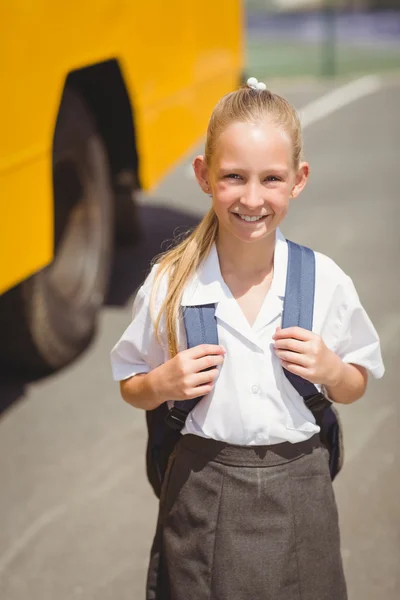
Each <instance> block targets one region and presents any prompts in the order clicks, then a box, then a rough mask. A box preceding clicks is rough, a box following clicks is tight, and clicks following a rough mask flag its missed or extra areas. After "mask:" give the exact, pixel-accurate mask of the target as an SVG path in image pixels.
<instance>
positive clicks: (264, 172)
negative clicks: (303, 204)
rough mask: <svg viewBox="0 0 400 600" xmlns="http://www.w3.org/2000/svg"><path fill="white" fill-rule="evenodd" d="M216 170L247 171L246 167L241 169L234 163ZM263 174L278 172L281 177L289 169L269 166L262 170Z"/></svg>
mask: <svg viewBox="0 0 400 600" xmlns="http://www.w3.org/2000/svg"><path fill="white" fill-rule="evenodd" d="M218 172H219V173H220V174H221V175H223V174H226V175H228V174H229V173H239V174H241V173H247V169H243V168H240V167H235V166H234V165H232V166H230V167H221V168H220V169H218ZM262 173H263V175H275V174H279V175H281V176H282V177H287V176H288V174H289V171H288V170H287V169H286V168H285V167H278V166H276V167H270V168H269V169H264V170H263V171H262Z"/></svg>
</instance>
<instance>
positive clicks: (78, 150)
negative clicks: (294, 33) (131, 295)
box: [0, 0, 242, 374]
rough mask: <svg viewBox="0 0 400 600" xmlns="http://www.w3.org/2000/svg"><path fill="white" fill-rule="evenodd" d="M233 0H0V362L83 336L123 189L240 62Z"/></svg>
mask: <svg viewBox="0 0 400 600" xmlns="http://www.w3.org/2000/svg"><path fill="white" fill-rule="evenodd" d="M241 32H242V14H241V2H240V0H218V2H216V1H215V0H202V1H201V3H195V2H193V1H192V0H148V1H147V2H144V1H143V0H96V1H95V0H86V1H84V2H82V0H69V1H68V2H66V1H65V0H60V1H59V2H54V1H52V0H0V57H1V58H0V65H1V69H0V75H1V94H0V131H1V134H0V202H1V213H0V214H1V218H0V257H1V258H0V264H1V269H0V294H1V295H0V337H1V344H0V365H1V368H5V367H6V368H11V367H12V368H15V367H17V368H19V369H21V370H23V371H24V372H28V371H30V372H33V373H37V374H39V373H45V372H49V371H52V370H55V369H58V368H60V367H61V366H63V365H65V364H67V363H69V362H70V361H71V360H72V359H73V358H75V357H76V356H77V355H78V354H79V353H80V352H81V351H82V349H83V348H85V347H86V346H87V344H88V341H89V340H90V339H91V337H92V334H93V331H94V329H95V324H96V317H97V314H98V311H99V308H100V306H101V304H102V301H103V298H104V294H105V290H106V287H107V282H108V277H109V267H110V257H111V255H112V248H113V244H114V243H116V242H123V243H125V242H132V241H133V240H134V238H135V235H136V232H137V229H138V225H137V221H136V218H135V210H134V201H133V199H134V193H135V190H137V188H138V187H142V188H144V189H145V190H147V189H150V188H151V187H152V186H154V184H156V183H157V181H158V180H159V179H160V177H161V176H162V175H163V174H165V173H166V171H167V170H168V169H169V168H171V166H172V165H173V164H174V163H175V162H176V161H177V160H178V159H179V158H180V157H182V155H183V154H184V153H185V151H187V150H188V149H189V148H190V147H191V146H192V145H193V144H194V143H195V142H196V141H197V140H199V139H200V138H201V136H202V135H203V134H204V132H205V127H206V122H207V118H208V116H209V114H210V111H211V108H212V106H213V104H214V103H215V101H216V100H217V99H218V98H219V97H220V96H221V95H222V94H224V93H226V92H227V91H229V90H231V89H233V88H234V87H236V86H237V84H238V82H239V79H240V75H241V70H242V39H241Z"/></svg>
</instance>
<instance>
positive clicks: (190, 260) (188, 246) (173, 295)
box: [152, 86, 303, 358]
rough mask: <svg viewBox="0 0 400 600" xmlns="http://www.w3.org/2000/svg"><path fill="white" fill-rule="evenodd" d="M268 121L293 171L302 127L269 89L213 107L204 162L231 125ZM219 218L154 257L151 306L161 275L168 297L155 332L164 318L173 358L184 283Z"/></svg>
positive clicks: (235, 95)
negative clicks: (285, 144) (285, 141)
mask: <svg viewBox="0 0 400 600" xmlns="http://www.w3.org/2000/svg"><path fill="white" fill-rule="evenodd" d="M265 119H267V120H268V121H269V122H272V123H274V124H275V125H276V126H277V127H279V128H282V129H283V130H284V131H285V132H286V133H287V134H288V135H289V137H290V139H291V142H292V146H293V162H294V168H295V169H297V168H298V166H299V164H300V161H301V155H302V148H303V141H302V133H301V126H300V121H299V118H298V115H297V113H296V111H295V109H294V108H293V107H292V106H291V104H289V102H287V100H285V99H284V98H282V97H281V96H278V95H277V94H273V93H272V92H270V91H268V90H256V89H252V88H250V87H247V86H246V87H243V88H240V89H239V90H237V91H235V92H231V93H230V94H227V95H226V96H224V97H223V98H221V100H220V101H219V102H218V104H217V105H216V106H215V108H214V110H213V112H212V115H211V118H210V121H209V124H208V129H207V139H206V147H205V159H206V163H207V164H208V165H211V163H212V158H213V156H214V153H215V148H216V145H217V141H218V138H219V136H220V134H221V133H222V132H223V131H224V130H225V129H226V128H227V127H228V126H229V125H231V124H232V123H236V122H257V121H264V120H265ZM217 233H218V219H217V216H216V214H215V212H214V210H213V208H211V209H210V210H209V211H208V213H207V214H206V216H205V217H204V218H203V219H202V221H201V222H200V223H199V225H198V226H197V227H196V228H195V229H194V230H193V231H192V233H190V235H188V237H187V238H186V239H184V240H183V241H182V242H180V243H179V244H178V245H177V246H176V247H175V248H173V249H172V250H169V251H167V252H166V253H164V254H162V255H160V256H159V257H157V259H156V262H157V263H158V270H157V272H156V275H155V278H154V283H153V289H152V306H153V307H154V305H155V297H156V294H157V290H158V287H159V284H160V281H161V279H162V277H163V276H167V277H168V288H167V294H166V296H165V298H164V300H163V302H162V304H161V307H160V309H159V311H158V314H157V316H156V318H155V330H156V335H157V338H158V339H160V323H161V319H162V317H163V316H164V317H165V328H166V334H167V343H168V352H169V356H170V357H171V358H172V357H174V356H175V355H176V354H177V353H178V340H177V328H176V324H177V320H178V317H179V315H180V303H181V299H182V294H183V290H184V288H185V285H186V283H187V282H188V281H189V280H190V279H191V278H192V277H193V275H194V274H195V272H196V270H197V269H198V267H199V265H200V264H201V263H202V261H203V260H204V259H205V258H206V257H207V255H208V253H209V251H210V249H211V247H212V245H213V243H214V242H215V240H216V238H217Z"/></svg>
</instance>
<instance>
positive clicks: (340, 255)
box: [0, 80, 400, 600]
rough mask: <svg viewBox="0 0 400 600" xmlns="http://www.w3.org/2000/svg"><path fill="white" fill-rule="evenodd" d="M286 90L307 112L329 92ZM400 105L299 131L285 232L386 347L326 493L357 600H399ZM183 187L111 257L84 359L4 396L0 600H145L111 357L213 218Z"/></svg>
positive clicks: (382, 99)
mask: <svg viewBox="0 0 400 600" xmlns="http://www.w3.org/2000/svg"><path fill="white" fill-rule="evenodd" d="M286 91H287V95H288V97H289V98H290V99H291V100H292V101H293V102H294V103H295V104H296V105H297V106H298V107H301V106H304V105H305V104H307V102H309V101H310V100H312V99H315V98H316V97H318V96H319V95H321V94H322V93H323V91H324V89H323V85H322V84H316V85H314V84H309V83H308V84H307V85H306V86H304V87H297V88H295V89H287V90H286ZM399 106H400V86H399V85H398V83H396V82H394V81H390V80H387V81H386V82H385V85H384V87H383V89H382V90H381V91H379V92H376V93H374V94H372V95H370V96H367V97H365V98H363V99H361V100H358V101H356V102H355V103H353V104H350V105H348V106H346V107H343V108H342V109H340V110H339V111H337V112H334V113H333V114H332V115H330V116H329V117H327V118H326V119H324V120H322V121H319V122H318V123H315V124H314V125H310V126H309V127H308V128H307V131H306V154H307V157H308V159H309V160H310V162H311V165H312V178H311V182H310V185H309V188H308V190H307V192H305V193H304V196H303V197H302V198H301V199H299V200H297V201H296V202H295V203H293V206H292V211H291V214H290V215H289V216H288V218H287V222H286V224H285V227H284V228H283V229H284V232H285V233H286V234H287V235H288V237H292V238H293V239H296V240H297V241H299V242H303V243H307V244H309V245H311V246H313V247H314V248H316V249H318V250H320V251H323V252H326V253H327V254H329V255H331V256H332V257H333V258H334V259H335V260H336V261H337V262H338V263H339V264H340V265H341V266H342V267H343V268H344V269H345V270H346V271H347V272H348V273H349V274H350V275H351V276H352V277H353V279H354V281H355V283H356V285H357V288H358V290H359V293H360V295H361V297H362V299H363V301H364V304H365V306H366V308H367V310H368V311H369V313H370V315H371V317H372V319H373V321H374V323H375V325H376V327H377V328H378V330H379V332H380V334H381V338H382V345H383V352H384V357H385V362H386V367H387V374H386V376H385V378H384V379H383V380H382V381H381V382H379V383H376V382H371V385H370V388H369V391H368V393H367V395H366V397H365V398H364V399H363V400H362V401H360V402H359V403H358V404H356V405H354V406H352V407H346V408H345V409H344V410H342V415H343V420H344V424H345V436H346V437H345V444H346V454H347V456H346V467H345V470H344V472H343V473H342V474H341V475H340V477H339V479H338V481H337V483H336V484H335V489H336V495H337V499H338V504H339V510H340V515H341V523H342V532H343V540H342V541H343V556H344V561H345V567H346V573H347V578H348V583H349V591H350V600H376V599H377V598H384V599H385V600H397V599H398V598H399V595H400V581H399V575H398V565H399V559H400V544H399V541H400V540H399V537H400V536H399V533H400V529H399V522H400V508H399V497H400V477H399V469H398V464H399V460H400V456H399V444H398V439H397V434H398V427H399V412H400V411H399V408H398V406H399V404H398V399H397V395H396V393H395V383H396V380H397V372H396V369H397V368H398V362H399V358H400V352H399V341H398V340H399V337H400V309H399V306H400V278H399V276H398V273H399V269H398V255H399V250H400V247H399V246H400V244H399V235H398V227H399V223H400V203H399V193H398V189H399V185H398V171H399V164H398V155H399V143H400V142H399V139H400V120H399V118H398V107H399ZM187 173H188V168H187V163H185V164H183V165H181V166H180V167H179V168H178V169H176V170H175V171H174V172H173V173H171V175H170V176H169V177H168V178H166V180H165V182H164V183H163V184H162V185H161V186H160V188H159V190H158V191H157V193H156V194H155V195H154V196H153V197H152V198H150V199H148V200H146V203H145V204H144V205H143V207H142V209H141V213H142V216H143V223H144V227H145V230H146V237H145V239H144V241H143V243H142V244H141V246H140V247H138V248H137V249H135V250H126V251H125V252H119V254H118V255H117V257H116V261H115V268H114V277H113V281H112V285H111V288H110V294H109V302H108V306H107V307H105V308H104V310H103V313H102V315H101V320H100V326H99V332H98V336H97V338H96V340H95V343H94V344H93V345H92V346H91V348H90V349H89V350H88V351H87V352H86V354H85V355H84V356H83V357H82V358H81V359H80V360H79V361H77V362H76V363H75V364H74V365H72V366H71V367H69V368H68V369H65V370H64V371H63V372H61V373H59V374H57V375H55V376H54V377H51V378H48V379H46V380H43V381H39V382H36V383H31V384H29V383H27V382H22V381H15V382H9V383H7V384H6V383H5V382H4V381H3V382H2V383H0V398H1V405H2V407H3V409H5V410H4V411H3V414H2V416H1V417H0V480H1V493H0V511H1V515H2V517H3V519H2V525H1V527H0V598H1V599H2V600H26V599H27V598H29V599H30V600H72V599H81V598H82V599H84V600H111V599H112V600H116V599H118V600H140V599H141V598H143V586H144V578H145V569H146V563H147V557H148V552H149V547H150V543H151V536H152V533H153V529H154V520H155V515H156V502H155V499H154V498H153V497H152V494H151V492H150V488H149V486H148V485H147V483H146V481H145V476H144V469H143V466H144V444H145V429H144V415H143V414H142V413H140V412H139V411H135V410H134V409H131V408H130V407H128V406H126V405H125V404H124V403H123V402H122V401H121V400H120V399H119V397H118V392H117V386H116V385H115V384H113V382H112V381H111V376H110V369H109V360H108V353H109V350H110V348H111V346H112V345H113V344H114V342H115V341H116V340H117V338H118V336H119V335H120V333H121V332H122V330H123V329H124V328H125V326H126V325H127V324H128V322H129V319H130V310H131V298H132V294H133V293H134V291H135V289H136V288H137V286H138V284H139V283H140V280H141V278H142V277H143V274H144V272H145V270H146V268H147V265H148V262H149V260H150V258H151V257H152V256H153V255H154V254H155V253H157V251H158V250H159V247H160V244H161V242H162V241H163V240H165V239H166V238H171V236H172V232H173V231H174V229H175V228H177V227H186V226H190V225H192V224H194V223H195V222H196V220H197V218H198V216H199V215H201V214H202V213H203V212H204V210H205V209H206V207H207V204H208V200H207V198H206V197H204V196H203V195H201V194H200V193H199V192H198V190H197V189H196V187H195V184H194V182H193V180H192V179H191V178H190V177H189V176H188V174H187ZM7 406H8V408H6V407H7ZM327 543H329V542H328V540H327Z"/></svg>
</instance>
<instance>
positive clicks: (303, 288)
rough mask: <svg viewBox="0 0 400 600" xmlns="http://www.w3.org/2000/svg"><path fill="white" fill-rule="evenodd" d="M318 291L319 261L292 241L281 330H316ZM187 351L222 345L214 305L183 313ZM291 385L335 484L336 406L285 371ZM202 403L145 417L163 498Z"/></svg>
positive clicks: (338, 455) (339, 456) (150, 465)
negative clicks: (174, 457) (313, 425)
mask: <svg viewBox="0 0 400 600" xmlns="http://www.w3.org/2000/svg"><path fill="white" fill-rule="evenodd" d="M314 290H315V255H314V252H313V251H312V250H310V248H306V247H305V246H300V245H298V244H295V243H294V242H290V241H289V240H288V269H287V279H286V292H285V300H284V304H283V314H282V328H286V327H293V326H296V325H297V326H299V327H302V328H303V329H308V330H310V331H311V330H312V322H313V312H314ZM183 321H184V326H185V331H186V337H187V347H188V348H193V347H194V346H198V345H199V344H218V334H217V323H216V318H215V305H214V304H208V305H203V306H187V307H185V308H184V310H183ZM284 372H285V375H286V377H287V378H288V379H289V381H290V383H291V384H292V385H293V387H294V388H295V389H296V390H297V392H298V393H299V394H300V395H301V396H302V397H303V399H304V402H305V404H306V406H307V408H309V410H310V411H311V412H312V413H313V415H314V417H315V420H316V422H317V424H318V425H319V427H320V428H321V432H320V437H321V441H322V443H323V444H324V445H325V446H326V448H327V449H328V452H329V471H330V475H331V479H332V480H333V479H334V478H335V477H336V475H337V474H338V473H339V471H340V469H341V468H342V465H343V443H342V441H343V440H342V428H341V424H340V421H339V416H338V414H337V411H336V409H335V408H334V406H333V405H332V403H331V402H330V401H329V400H328V399H327V398H326V397H325V396H324V395H323V394H322V393H321V392H319V391H318V389H317V388H316V387H315V385H314V384H313V383H310V382H309V381H306V380H305V379H303V378H301V377H299V376H298V375H295V374H293V373H290V372H289V371H287V370H286V369H284ZM200 400H201V397H200V398H193V399H191V400H182V401H178V402H176V403H175V404H174V405H173V406H172V408H171V409H169V408H168V404H167V403H166V402H165V403H164V404H162V405H161V406H159V407H158V408H156V409H154V410H151V411H147V412H146V421H147V429H148V443H147V451H146V471H147V477H148V479H149V482H150V484H151V486H152V487H153V490H154V492H155V494H156V496H157V497H158V498H159V497H160V493H161V487H162V482H163V479H164V475H165V472H166V470H167V466H168V460H169V457H170V455H171V453H172V452H173V450H174V447H175V445H176V443H177V442H178V440H179V438H180V436H181V433H180V432H181V430H182V428H183V426H184V424H185V421H186V417H187V416H188V414H189V413H190V412H191V411H192V410H193V408H194V407H195V406H196V404H197V403H198V402H199V401H200Z"/></svg>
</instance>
